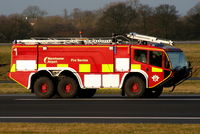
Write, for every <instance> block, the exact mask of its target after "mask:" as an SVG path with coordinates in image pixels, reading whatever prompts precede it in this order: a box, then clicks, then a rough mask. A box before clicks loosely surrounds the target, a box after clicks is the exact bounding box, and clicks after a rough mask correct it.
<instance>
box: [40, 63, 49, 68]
mask: <svg viewBox="0 0 200 134" xmlns="http://www.w3.org/2000/svg"><path fill="white" fill-rule="evenodd" d="M46 66H47V65H46V64H38V68H43V67H46Z"/></svg>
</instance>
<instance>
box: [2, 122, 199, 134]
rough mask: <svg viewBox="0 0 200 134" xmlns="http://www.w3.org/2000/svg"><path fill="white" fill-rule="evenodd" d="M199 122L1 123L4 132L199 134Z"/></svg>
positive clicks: (27, 133) (7, 133)
mask: <svg viewBox="0 0 200 134" xmlns="http://www.w3.org/2000/svg"><path fill="white" fill-rule="evenodd" d="M199 132H200V125H199V124H125V123H124V124H91V123H90V124H89V123H51V124H50V123H49V124H48V123H0V133H3V134H35V133H37V134H198V133H199Z"/></svg>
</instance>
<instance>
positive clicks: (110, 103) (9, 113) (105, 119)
mask: <svg viewBox="0 0 200 134" xmlns="http://www.w3.org/2000/svg"><path fill="white" fill-rule="evenodd" d="M0 122H37V123H72V122H73V123H76V122H78V123H196V124H199V123H200V95H163V96H161V97H160V98H155V99H151V98H147V99H145V98H138V99H133V98H128V97H121V96H120V95H96V96H94V97H93V98H74V99H62V98H58V97H57V98H56V97H55V98H52V99H40V98H37V97H35V96H34V95H33V94H20V95H0Z"/></svg>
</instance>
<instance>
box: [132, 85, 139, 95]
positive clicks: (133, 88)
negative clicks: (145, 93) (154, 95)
mask: <svg viewBox="0 0 200 134" xmlns="http://www.w3.org/2000/svg"><path fill="white" fill-rule="evenodd" d="M131 91H132V92H134V93H138V92H140V89H139V85H138V83H134V84H133V85H132V89H131Z"/></svg>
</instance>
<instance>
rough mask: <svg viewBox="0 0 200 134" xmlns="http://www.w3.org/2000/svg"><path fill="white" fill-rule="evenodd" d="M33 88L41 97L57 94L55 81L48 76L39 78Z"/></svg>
mask: <svg viewBox="0 0 200 134" xmlns="http://www.w3.org/2000/svg"><path fill="white" fill-rule="evenodd" d="M33 90H34V93H35V94H36V96H38V97H40V98H51V97H52V96H53V95H54V94H55V89H54V85H53V81H52V80H51V79H50V78H48V77H40V78H38V79H37V80H36V81H35V83H34V87H33Z"/></svg>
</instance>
